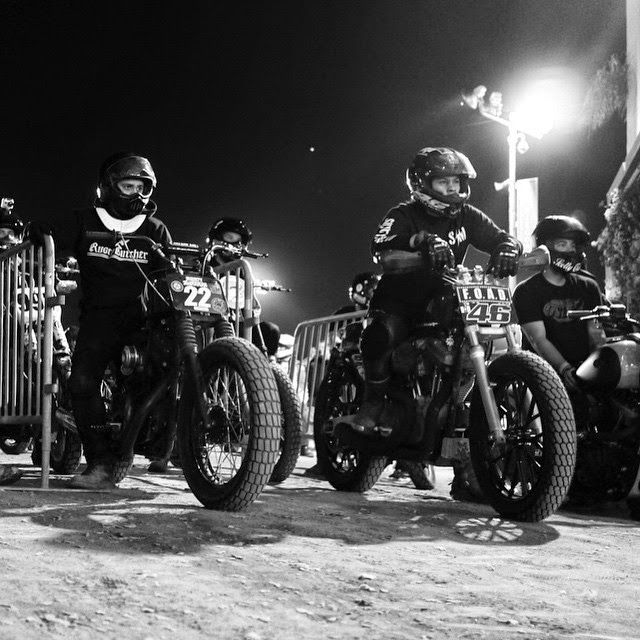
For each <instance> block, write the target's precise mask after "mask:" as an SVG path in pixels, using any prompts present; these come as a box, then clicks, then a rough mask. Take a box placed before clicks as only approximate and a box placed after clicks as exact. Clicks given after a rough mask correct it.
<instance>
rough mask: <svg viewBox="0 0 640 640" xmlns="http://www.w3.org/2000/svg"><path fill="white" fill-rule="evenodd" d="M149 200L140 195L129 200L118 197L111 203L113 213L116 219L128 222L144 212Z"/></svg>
mask: <svg viewBox="0 0 640 640" xmlns="http://www.w3.org/2000/svg"><path fill="white" fill-rule="evenodd" d="M147 202H148V199H147V198H144V197H143V196H142V195H140V194H139V193H138V194H136V195H134V196H131V197H129V198H127V197H124V196H117V197H115V198H113V200H112V201H111V202H110V203H109V204H110V205H111V209H112V213H113V214H114V216H115V217H116V218H120V219H121V220H128V219H129V218H133V217H135V216H137V215H139V214H140V213H142V212H143V210H144V208H145V206H146V205H147Z"/></svg>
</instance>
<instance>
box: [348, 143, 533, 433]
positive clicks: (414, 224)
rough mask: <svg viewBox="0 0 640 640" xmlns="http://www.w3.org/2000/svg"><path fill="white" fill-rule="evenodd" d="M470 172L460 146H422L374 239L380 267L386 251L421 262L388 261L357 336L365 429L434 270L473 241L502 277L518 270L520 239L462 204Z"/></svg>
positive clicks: (433, 286)
mask: <svg viewBox="0 0 640 640" xmlns="http://www.w3.org/2000/svg"><path fill="white" fill-rule="evenodd" d="M475 177H476V172H475V169H474V168H473V166H472V165H471V162H470V161H469V159H468V158H467V157H466V156H465V155H464V154H462V153H460V152H459V151H456V150H455V149H450V148H446V147H438V148H436V147H427V148H424V149H421V150H420V151H419V152H418V154H417V155H416V156H415V158H414V160H413V162H412V163H411V165H410V167H409V169H408V170H407V186H408V187H409V191H410V193H411V196H410V199H409V200H408V201H405V202H402V203H400V204H398V205H397V206H395V207H394V208H393V209H391V210H390V211H389V212H388V213H387V215H386V216H385V217H384V218H383V220H382V222H381V223H380V226H379V227H378V230H377V232H376V234H375V235H374V237H373V241H372V243H371V250H372V253H373V256H374V260H380V261H381V262H382V263H383V267H385V259H384V257H385V254H386V255H389V252H393V253H394V254H395V255H397V256H399V257H400V258H402V256H403V255H408V254H407V252H411V253H416V252H419V253H421V254H422V257H423V261H422V263H421V266H420V267H417V268H416V267H413V266H407V267H406V268H402V267H400V268H399V269H396V270H390V269H388V268H386V267H385V273H384V275H383V276H382V278H381V280H380V283H379V284H378V287H377V288H376V290H375V293H374V294H373V298H372V300H371V307H370V310H369V315H370V317H371V324H369V326H367V327H366V328H365V330H364V331H363V333H362V339H361V349H362V355H363V362H364V369H365V378H366V386H365V393H364V402H363V404H362V406H361V408H360V410H359V411H358V413H357V414H356V416H355V418H354V422H353V427H354V428H355V429H356V430H358V431H360V432H362V433H365V434H374V433H376V426H377V424H378V421H379V419H380V416H381V413H382V410H383V408H384V401H385V396H386V393H387V388H388V385H389V374H390V359H391V353H392V351H393V349H394V348H395V347H396V346H397V345H398V344H400V342H401V341H402V340H403V339H404V338H405V337H406V336H407V335H408V332H409V329H410V328H411V327H412V326H414V325H415V324H418V323H419V322H421V321H422V320H423V319H424V317H425V310H426V308H427V303H428V302H429V300H431V299H432V298H433V297H434V295H435V294H436V293H437V291H438V288H439V286H440V278H439V277H438V272H439V270H440V269H442V268H443V267H447V266H454V265H455V264H457V263H459V262H461V261H462V259H463V256H464V253H465V251H466V249H467V247H468V246H469V245H470V244H472V245H473V246H475V247H476V248H478V249H480V250H482V251H486V252H488V253H490V254H491V259H490V265H491V267H493V268H494V270H495V272H496V274H497V275H498V276H499V277H505V276H512V275H515V273H516V271H517V268H518V258H519V256H520V254H521V252H522V245H521V244H520V242H519V241H518V240H517V239H516V238H514V237H513V236H511V235H509V234H508V233H507V232H506V231H503V230H502V229H500V228H499V227H498V226H496V225H495V224H494V223H493V221H492V220H491V219H490V218H489V217H488V216H486V215H485V214H484V213H483V212H482V211H480V210H479V209H477V208H475V207H473V206H472V205H470V204H469V203H468V202H467V200H468V199H469V194H470V188H469V181H470V180H472V179H474V178H475Z"/></svg>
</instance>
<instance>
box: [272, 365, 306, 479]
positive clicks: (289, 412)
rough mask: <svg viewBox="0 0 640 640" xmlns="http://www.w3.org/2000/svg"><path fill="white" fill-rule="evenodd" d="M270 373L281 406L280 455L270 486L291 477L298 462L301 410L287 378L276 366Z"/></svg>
mask: <svg viewBox="0 0 640 640" xmlns="http://www.w3.org/2000/svg"><path fill="white" fill-rule="evenodd" d="M271 371H273V376H274V378H275V380H276V384H277V386H278V395H279V396H280V404H281V405H282V419H281V424H282V426H281V427H280V453H279V457H278V461H277V462H276V466H275V467H273V471H272V472H271V478H270V480H269V481H270V482H271V483H272V484H277V483H279V482H284V481H285V480H286V479H287V478H288V477H289V476H290V475H291V472H292V471H293V470H294V469H295V467H296V463H297V462H298V456H299V455H300V444H301V442H302V408H301V407H300V400H298V396H297V394H296V390H295V387H294V386H293V382H291V379H290V378H289V376H288V375H287V374H286V373H285V372H284V371H283V370H282V369H281V368H280V367H279V366H278V365H277V364H272V365H271Z"/></svg>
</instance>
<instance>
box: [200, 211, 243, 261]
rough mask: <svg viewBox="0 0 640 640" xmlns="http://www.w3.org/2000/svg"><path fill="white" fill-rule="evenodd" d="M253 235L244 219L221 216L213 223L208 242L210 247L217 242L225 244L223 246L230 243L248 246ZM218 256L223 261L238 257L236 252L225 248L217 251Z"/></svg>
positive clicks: (230, 244) (217, 243) (231, 245)
mask: <svg viewBox="0 0 640 640" xmlns="http://www.w3.org/2000/svg"><path fill="white" fill-rule="evenodd" d="M252 237H253V236H252V234H251V231H250V230H249V227H247V225H246V224H245V223H244V221H242V220H240V219H238V218H220V219H218V220H216V221H215V222H214V223H213V224H212V225H211V227H210V229H209V233H208V234H207V240H206V243H207V246H209V247H210V246H212V245H214V244H216V245H223V247H224V246H226V245H228V246H229V247H239V248H246V246H247V245H248V244H249V243H250V242H251V238H252ZM217 257H218V258H221V261H222V262H228V261H230V260H235V259H236V258H237V256H236V255H235V254H234V253H232V252H229V251H225V250H224V248H223V249H220V250H219V251H218V252H217Z"/></svg>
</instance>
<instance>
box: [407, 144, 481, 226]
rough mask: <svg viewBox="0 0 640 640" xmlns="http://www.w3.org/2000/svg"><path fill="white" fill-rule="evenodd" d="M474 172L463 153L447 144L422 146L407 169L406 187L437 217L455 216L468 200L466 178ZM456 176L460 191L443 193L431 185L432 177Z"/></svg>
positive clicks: (472, 176)
mask: <svg viewBox="0 0 640 640" xmlns="http://www.w3.org/2000/svg"><path fill="white" fill-rule="evenodd" d="M476 175H477V174H476V171H475V169H474V168H473V165H472V164H471V162H470V161H469V158H467V156H465V155H464V154H463V153H460V152H459V151H456V150H455V149H449V148H448V147H425V148H424V149H420V151H418V154H417V155H416V157H415V158H414V159H413V162H412V163H411V165H410V166H409V168H408V169H407V186H408V187H409V191H411V197H412V198H413V199H414V200H416V201H418V202H422V203H423V204H424V205H425V206H426V208H427V211H428V213H430V214H431V215H433V216H436V217H439V218H443V217H444V218H455V217H456V216H457V215H458V213H460V209H461V208H462V204H463V203H464V202H466V201H467V200H468V199H469V195H470V194H471V189H470V187H469V180H473V179H474V178H475V177H476ZM448 176H458V178H460V192H459V193H457V194H453V195H449V196H446V195H442V194H440V193H438V192H436V191H434V190H433V189H432V188H431V181H432V179H433V178H446V177H448Z"/></svg>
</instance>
